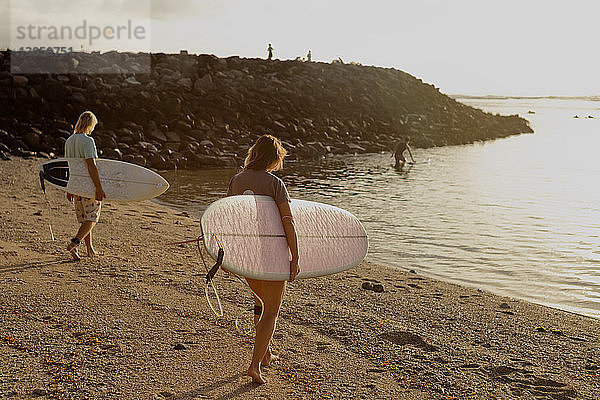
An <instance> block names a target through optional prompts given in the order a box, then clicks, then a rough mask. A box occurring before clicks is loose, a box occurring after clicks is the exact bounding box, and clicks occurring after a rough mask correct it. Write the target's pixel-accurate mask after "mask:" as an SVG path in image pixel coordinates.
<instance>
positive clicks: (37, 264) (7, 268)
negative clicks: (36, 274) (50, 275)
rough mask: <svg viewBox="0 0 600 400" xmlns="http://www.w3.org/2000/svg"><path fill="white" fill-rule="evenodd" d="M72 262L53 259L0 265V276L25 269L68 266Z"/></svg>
mask: <svg viewBox="0 0 600 400" xmlns="http://www.w3.org/2000/svg"><path fill="white" fill-rule="evenodd" d="M72 262H74V261H73V260H68V259H64V258H59V259H54V260H44V261H30V262H25V263H20V264H12V265H0V274H1V273H4V272H15V271H24V270H26V269H31V268H41V267H48V266H50V265H61V264H68V263H72Z"/></svg>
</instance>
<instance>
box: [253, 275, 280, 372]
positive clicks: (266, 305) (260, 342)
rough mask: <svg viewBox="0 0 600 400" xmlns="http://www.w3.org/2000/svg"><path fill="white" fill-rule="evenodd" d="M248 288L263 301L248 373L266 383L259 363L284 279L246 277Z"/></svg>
mask: <svg viewBox="0 0 600 400" xmlns="http://www.w3.org/2000/svg"><path fill="white" fill-rule="evenodd" d="M246 280H247V281H248V284H249V285H250V288H251V289H252V290H253V291H254V292H255V293H256V294H257V295H258V296H260V298H261V299H262V301H263V312H262V317H261V318H260V321H259V322H258V325H256V338H255V339H254V351H253V353H252V362H251V363H250V367H249V368H248V375H249V376H250V377H252V380H253V381H254V382H257V383H266V381H265V380H264V378H263V377H262V376H261V372H260V364H261V362H262V361H263V359H264V358H265V356H266V354H267V352H268V350H269V344H270V343H271V338H272V337H273V332H274V331H275V324H276V322H277V316H278V315H279V309H280V308H281V302H282V301H283V294H284V293H285V281H261V280H256V279H246Z"/></svg>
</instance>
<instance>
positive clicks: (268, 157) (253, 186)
mask: <svg viewBox="0 0 600 400" xmlns="http://www.w3.org/2000/svg"><path fill="white" fill-rule="evenodd" d="M286 153H287V151H286V150H285V149H284V148H283V146H282V145H281V142H280V141H279V139H277V138H275V137H273V136H271V135H263V136H261V137H259V138H258V140H257V141H256V143H254V145H253V146H252V147H250V150H248V156H247V157H246V161H245V162H244V170H243V171H242V172H240V173H239V174H237V175H235V176H234V177H233V178H231V181H230V182H229V189H228V190H227V196H235V195H241V194H254V195H263V196H270V197H271V198H273V200H275V204H277V208H278V209H279V214H280V216H281V224H282V225H283V231H284V232H285V236H286V239H287V244H288V247H289V249H290V254H291V256H292V259H291V261H290V279H289V281H290V282H292V281H293V280H294V279H296V275H298V272H300V269H299V268H298V239H297V237H296V228H295V226H294V217H293V215H292V211H291V210H290V196H289V194H288V191H287V189H286V187H285V184H284V183H283V181H282V180H281V179H279V178H278V177H276V176H275V175H273V174H271V172H272V171H278V170H280V169H281V168H282V167H283V158H284V157H285V155H286ZM246 281H247V282H248V286H250V289H252V291H253V292H254V301H255V307H254V323H255V325H256V336H255V339H254V350H253V352H252V361H251V362H250V367H249V368H248V376H250V377H251V378H252V381H253V382H256V383H266V382H267V381H266V380H265V379H264V378H263V376H262V374H261V367H264V366H267V365H269V363H270V362H271V361H272V360H273V359H274V358H275V356H274V355H272V354H271V350H270V349H269V346H270V344H271V339H272V337H273V332H274V331H275V325H276V323H277V317H278V316H279V309H280V308H281V302H282V301H283V295H284V293H285V285H286V282H285V281H264V280H260V279H251V278H246Z"/></svg>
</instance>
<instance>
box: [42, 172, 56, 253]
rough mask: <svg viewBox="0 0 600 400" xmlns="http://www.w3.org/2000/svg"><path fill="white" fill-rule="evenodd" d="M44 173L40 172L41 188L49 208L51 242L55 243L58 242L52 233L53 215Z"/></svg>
mask: <svg viewBox="0 0 600 400" xmlns="http://www.w3.org/2000/svg"><path fill="white" fill-rule="evenodd" d="M44 180H45V176H44V172H43V171H40V186H41V187H42V193H44V200H45V202H46V206H48V211H49V213H48V227H49V228H50V240H52V241H53V242H54V241H55V240H56V238H55V237H54V232H53V231H52V221H50V216H51V215H52V207H51V205H50V200H48V195H47V194H46V182H45V181H44Z"/></svg>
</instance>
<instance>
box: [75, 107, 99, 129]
mask: <svg viewBox="0 0 600 400" xmlns="http://www.w3.org/2000/svg"><path fill="white" fill-rule="evenodd" d="M97 124H98V118H96V116H95V115H94V113H93V112H91V111H85V112H83V113H81V115H80V116H79V119H78V120H77V124H75V129H74V132H75V133H85V134H86V135H89V134H90V133H92V131H93V130H94V128H95V127H96V125H97Z"/></svg>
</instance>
